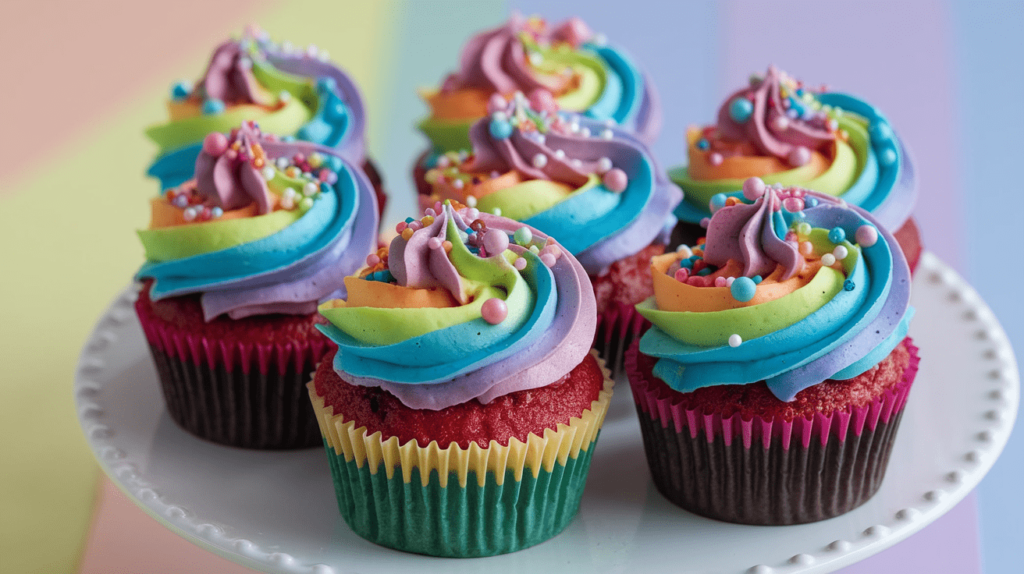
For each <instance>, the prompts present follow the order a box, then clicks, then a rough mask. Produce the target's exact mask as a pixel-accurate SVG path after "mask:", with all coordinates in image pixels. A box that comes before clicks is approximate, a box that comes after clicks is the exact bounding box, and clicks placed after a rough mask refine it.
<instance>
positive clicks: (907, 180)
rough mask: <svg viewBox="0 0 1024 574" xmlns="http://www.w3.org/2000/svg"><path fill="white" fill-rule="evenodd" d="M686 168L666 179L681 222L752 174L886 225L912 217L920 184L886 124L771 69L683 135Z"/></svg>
mask: <svg viewBox="0 0 1024 574" xmlns="http://www.w3.org/2000/svg"><path fill="white" fill-rule="evenodd" d="M687 142H688V146H689V147H688V155H689V165H688V166H686V167H680V168H676V169H673V170H671V171H670V172H669V176H670V177H671V178H672V180H673V181H675V182H676V183H678V184H679V186H680V187H682V188H683V191H684V192H686V200H685V201H684V202H683V203H682V204H680V206H679V207H678V208H677V209H676V215H677V216H678V217H679V219H681V220H683V221H688V222H691V223H697V222H699V221H700V220H701V219H702V218H704V217H708V216H710V215H711V213H710V211H709V207H708V201H709V200H710V199H711V197H712V196H713V195H715V194H717V193H723V192H730V191H735V190H737V189H739V188H740V186H741V185H742V184H743V181H744V180H745V179H747V178H749V177H759V178H762V179H763V180H764V181H765V182H766V183H768V184H774V183H781V184H782V185H784V186H790V185H797V186H800V187H803V188H806V189H813V190H815V191H819V192H822V193H825V194H828V195H832V196H835V197H841V198H843V199H844V200H845V201H846V202H847V203H850V204H853V205H856V206H858V207H862V208H864V209H865V210H867V211H869V212H871V214H872V215H874V216H875V218H876V219H878V221H879V222H880V223H881V224H882V225H883V226H885V227H888V228H889V229H898V228H899V227H900V226H901V225H902V224H903V222H904V221H906V219H907V218H908V217H909V216H910V210H911V208H912V207H913V205H914V200H915V196H916V193H917V187H916V186H917V182H916V177H915V174H914V168H913V166H912V164H911V162H910V157H909V155H908V154H907V151H906V149H905V148H904V146H903V143H902V142H901V140H900V139H899V138H898V137H897V136H896V134H895V132H894V131H893V129H892V127H891V126H890V125H889V121H888V120H887V119H885V116H883V115H882V113H881V112H880V111H878V110H877V109H876V108H875V107H873V106H871V105H870V104H868V103H866V102H864V101H863V100H860V99H858V98H856V97H854V96H850V95H847V94H842V93H838V92H832V91H829V90H828V89H826V88H824V87H821V88H811V87H810V86H807V85H805V84H803V83H802V82H800V81H798V80H795V79H793V78H792V77H790V76H789V75H787V74H786V73H785V72H783V71H781V70H778V69H776V68H775V67H769V68H768V72H767V73H766V74H765V75H764V76H751V78H750V82H749V85H748V86H747V87H745V88H743V89H740V90H738V91H736V92H734V93H733V94H731V95H730V96H729V97H728V98H726V100H725V102H724V103H723V104H722V106H721V107H720V108H719V109H718V123H717V124H714V125H711V126H707V127H703V128H697V127H691V128H690V129H689V130H688V131H687Z"/></svg>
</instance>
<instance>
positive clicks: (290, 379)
mask: <svg viewBox="0 0 1024 574" xmlns="http://www.w3.org/2000/svg"><path fill="white" fill-rule="evenodd" d="M139 319H140V321H141V323H142V328H143V331H144V332H145V334H146V341H147V342H148V343H149V349H150V352H151V353H152V355H153V361H154V362H155V363H156V368H157V374H158V375H159V379H160V386H161V389H162V390H163V395H164V400H165V402H166V404H167V411H168V413H169V414H170V415H171V419H173V420H174V422H175V423H177V424H178V426H180V427H181V428H183V429H184V430H185V431H187V432H189V433H191V434H193V435H195V436H198V437H199V438H203V439H206V440H208V441H211V442H215V443H218V444H223V445H228V446H236V447H241V448H251V449H263V450H279V449H296V448H307V447H315V446H322V440H321V438H320V428H319V425H318V424H317V421H316V417H315V416H314V414H313V407H312V405H311V404H310V402H309V392H308V391H307V390H306V383H307V382H309V380H310V377H311V376H312V375H311V374H312V372H313V371H314V370H315V369H316V364H317V362H318V361H319V360H320V358H321V357H323V355H324V354H325V352H326V351H327V348H328V347H327V342H326V340H312V341H296V342H289V343H284V344H272V345H271V344H254V343H242V342H226V341H214V340H208V339H207V338H205V337H200V336H196V335H193V334H190V333H188V332H184V331H181V330H178V329H176V328H174V327H172V326H169V325H167V324H163V323H160V322H158V321H156V320H154V319H152V318H150V317H148V316H146V315H145V313H143V312H139Z"/></svg>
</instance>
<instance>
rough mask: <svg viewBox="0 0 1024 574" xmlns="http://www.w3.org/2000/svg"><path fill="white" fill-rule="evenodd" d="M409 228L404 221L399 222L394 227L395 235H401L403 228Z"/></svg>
mask: <svg viewBox="0 0 1024 574" xmlns="http://www.w3.org/2000/svg"><path fill="white" fill-rule="evenodd" d="M406 227H409V224H408V223H406V222H404V221H399V222H398V225H396V226H395V233H401V232H403V231H405V228H406Z"/></svg>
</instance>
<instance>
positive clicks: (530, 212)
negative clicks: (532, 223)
mask: <svg viewBox="0 0 1024 574" xmlns="http://www.w3.org/2000/svg"><path fill="white" fill-rule="evenodd" d="M599 183H601V180H600V179H599V178H598V176H596V175H593V174H591V176H590V179H589V180H588V181H587V183H585V184H583V185H582V186H581V187H580V188H579V189H576V190H575V191H573V192H572V193H569V194H566V193H565V191H564V189H565V187H564V186H561V185H558V184H556V183H553V182H551V181H547V180H543V179H531V180H529V181H524V182H522V183H519V184H516V185H513V186H512V187H507V188H505V189H502V190H499V191H496V192H494V193H491V194H488V195H485V196H483V197H481V198H480V199H479V200H477V207H478V208H479V209H480V211H485V212H488V213H493V212H494V208H499V209H501V215H502V217H507V218H509V219H514V220H516V221H526V220H527V219H529V218H531V217H533V216H534V215H537V214H538V213H541V212H544V211H547V210H548V209H551V208H552V207H554V206H555V205H556V204H558V203H561V202H563V201H565V200H567V199H569V198H570V197H573V196H576V195H579V194H581V193H583V192H585V191H587V190H588V189H590V188H592V187H594V186H596V185H598V184H599Z"/></svg>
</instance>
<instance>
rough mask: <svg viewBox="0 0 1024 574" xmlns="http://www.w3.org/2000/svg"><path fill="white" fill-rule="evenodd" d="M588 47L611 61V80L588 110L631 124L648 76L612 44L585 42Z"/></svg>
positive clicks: (591, 115) (588, 113)
mask: <svg viewBox="0 0 1024 574" xmlns="http://www.w3.org/2000/svg"><path fill="white" fill-rule="evenodd" d="M584 48H586V49H587V50H590V51H592V52H594V53H596V54H597V55H598V56H599V57H600V58H601V59H602V60H604V62H605V64H607V65H608V71H609V72H610V73H609V74H608V75H607V78H608V81H607V83H606V84H605V89H604V91H603V92H602V93H601V98H600V99H599V100H598V101H597V102H596V103H595V104H594V105H593V106H591V107H590V108H589V109H587V111H586V112H585V113H584V115H586V116H587V117H589V118H593V119H595V120H609V119H610V120H614V121H615V123H617V124H619V125H622V126H624V125H629V122H631V121H633V120H634V119H635V118H636V116H637V113H638V112H639V110H640V105H641V102H642V99H643V93H644V78H643V76H642V75H641V74H640V70H639V69H638V68H637V67H636V66H635V65H633V62H632V61H630V59H629V58H628V57H627V56H626V54H625V53H624V52H622V51H621V50H618V49H616V48H612V47H610V46H598V45H596V44H585V45H584Z"/></svg>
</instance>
